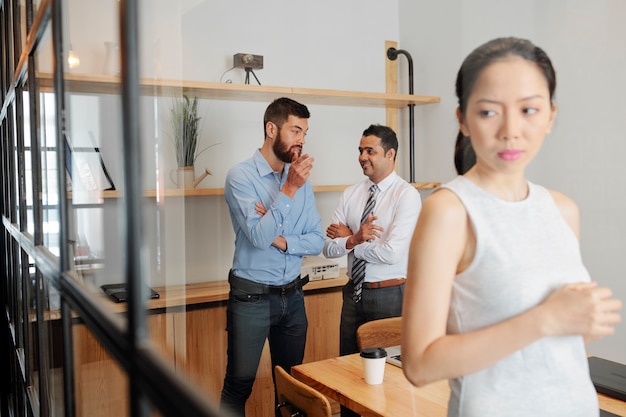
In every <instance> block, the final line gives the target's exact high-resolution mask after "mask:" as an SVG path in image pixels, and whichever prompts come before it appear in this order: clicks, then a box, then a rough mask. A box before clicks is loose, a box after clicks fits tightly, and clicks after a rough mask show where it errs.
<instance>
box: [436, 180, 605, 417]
mask: <svg viewBox="0 0 626 417" xmlns="http://www.w3.org/2000/svg"><path fill="white" fill-rule="evenodd" d="M443 187H444V188H447V189H449V190H451V191H452V192H454V193H455V194H456V195H457V196H458V198H459V199H460V200H461V202H462V203H463V205H464V206H465V210H466V211H467V213H468V215H469V219H470V221H471V224H472V227H473V230H474V233H475V235H476V253H475V255H474V260H473V261H472V263H471V264H470V266H469V267H468V268H467V269H466V270H465V271H463V272H462V273H460V274H458V275H457V276H456V277H455V279H454V282H453V285H452V295H451V302H450V311H449V315H448V328H447V331H448V333H449V334H458V333H467V332H471V331H473V330H477V329H481V328H484V327H487V326H490V325H493V324H495V323H499V322H501V321H504V320H507V319H509V318H511V317H514V316H516V315H518V314H520V313H522V312H524V311H526V310H528V309H530V308H532V307H534V306H536V305H538V304H539V303H540V302H541V301H542V300H544V299H545V298H546V297H547V296H548V295H549V294H550V293H551V292H553V291H554V290H556V289H557V288H559V287H560V286H562V285H563V284H565V283H574V282H581V281H589V280H590V278H589V273H588V272H587V270H586V269H585V267H584V265H583V263H582V259H581V256H580V247H579V243H578V239H577V238H576V236H575V234H574V232H573V231H572V230H571V228H570V227H569V225H568V224H567V223H566V221H565V219H564V218H563V216H562V215H561V213H560V211H559V209H558V208H557V206H556V204H555V202H554V199H553V198H552V196H551V195H550V193H549V192H548V190H546V189H545V188H543V187H541V186H538V185H535V184H532V183H528V187H529V194H528V197H527V198H526V199H525V200H523V201H519V202H508V201H503V200H500V199H499V198H497V197H495V196H494V195H492V194H490V193H488V192H486V191H485V190H483V189H481V188H480V187H478V186H477V185H476V184H474V183H473V182H471V181H470V180H468V179H467V178H465V177H462V176H459V177H457V178H455V179H454V180H452V181H451V182H449V183H447V184H445V185H444V186H443ZM450 388H451V396H450V401H449V404H448V406H449V408H448V416H449V417H491V416H493V417H504V416H506V417H564V416H567V417H574V416H580V417H594V416H598V415H599V411H598V410H599V409H598V400H597V396H596V392H595V389H594V387H593V384H592V382H591V379H590V377H589V369H588V362H587V357H586V353H585V347H584V342H583V338H582V337H581V336H559V337H546V338H543V339H541V340H538V341H537V342H535V343H532V344H531V345H528V346H526V347H525V348H523V349H521V350H519V351H517V352H515V353H513V354H511V355H509V356H508V357H506V358H504V359H502V360H500V361H498V362H497V363H495V364H494V365H492V366H491V367H489V368H487V369H483V370H481V371H479V372H476V373H473V374H468V375H465V376H463V377H461V378H457V379H454V380H450Z"/></svg>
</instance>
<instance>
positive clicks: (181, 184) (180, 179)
mask: <svg viewBox="0 0 626 417" xmlns="http://www.w3.org/2000/svg"><path fill="white" fill-rule="evenodd" d="M175 172H176V181H174V179H173V178H172V182H174V184H176V186H177V187H178V188H193V187H194V184H193V182H194V176H195V172H194V167H193V166H190V167H178V168H177V169H176V170H175ZM170 177H171V175H170Z"/></svg>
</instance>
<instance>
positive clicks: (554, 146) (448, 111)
mask: <svg viewBox="0 0 626 417" xmlns="http://www.w3.org/2000/svg"><path fill="white" fill-rule="evenodd" d="M624 16H626V3H624V2H622V1H617V0H597V1H593V2H589V1H584V0H571V1H567V2H563V1H560V0H544V1H526V2H517V1H512V0H507V1H497V2H496V1H489V0H472V1H469V0H451V1H446V2H433V1H426V0H417V1H416V0H400V41H399V45H400V47H401V48H404V49H407V50H409V51H410V52H411V53H412V55H413V59H414V61H415V63H416V67H415V78H416V87H415V90H416V92H417V93H419V94H432V95H440V96H441V103H440V104H439V105H438V106H428V107H425V108H420V109H419V113H417V115H416V119H417V121H418V122H417V123H418V124H419V125H420V127H419V130H418V132H419V133H417V134H416V136H417V139H416V140H417V142H418V144H419V145H418V146H417V147H416V152H417V155H416V165H417V167H418V170H417V175H416V177H417V178H419V179H426V180H433V181H434V180H438V181H445V180H447V179H450V178H452V177H453V175H454V166H453V163H452V153H453V146H454V140H455V138H456V133H457V124H456V122H455V119H454V111H455V108H456V98H455V95H454V81H455V78H456V71H457V70H458V68H459V66H460V65H461V62H462V60H463V59H464V57H465V56H466V55H467V54H468V53H469V52H471V50H472V49H474V48H475V47H477V46H478V45H480V44H481V43H483V42H485V41H487V40H489V39H491V38H494V37H500V36H519V37H525V38H528V39H530V40H532V41H533V42H534V43H536V44H537V45H539V46H541V47H542V48H543V49H544V50H545V51H546V52H547V53H548V55H549V56H550V57H551V59H552V61H553V64H554V66H555V68H556V71H557V92H556V102H557V105H558V106H559V113H558V116H557V120H556V123H555V126H554V128H553V130H552V133H551V134H550V135H549V137H548V138H547V140H546V144H545V145H544V148H543V150H542V151H541V153H540V154H539V156H538V157H537V159H536V161H535V162H534V163H533V165H532V166H531V169H530V170H529V172H528V175H529V178H530V179H531V180H532V181H534V182H537V183H540V184H543V185H545V186H547V187H550V188H554V189H557V190H559V191H562V192H564V193H566V194H567V195H569V196H570V197H572V198H573V199H574V200H575V201H576V202H577V203H578V205H579V207H580V211H581V246H582V254H583V259H584V260H585V263H586V265H587V267H588V269H589V271H590V273H591V275H592V277H593V279H595V280H597V281H598V282H599V283H600V285H603V286H608V287H611V288H612V289H613V291H614V294H615V295H616V296H617V297H619V298H621V299H622V300H623V301H626V280H625V279H624V276H623V275H622V274H623V273H624V272H623V269H622V265H621V263H620V262H621V261H622V260H623V258H622V257H623V256H624V254H625V253H626V218H625V216H624V213H626V179H625V177H624V175H623V173H622V162H623V158H624V154H625V151H626V141H625V140H624V125H623V122H622V121H623V118H624V114H626V104H625V102H624V100H623V95H624V92H625V91H626V79H625V78H624V68H625V67H626V48H624V44H623V40H624V39H626V27H625V26H624V25H623V17H624ZM405 78H406V76H405ZM588 349H589V353H590V354H593V355H598V356H602V357H605V358H608V359H612V360H615V361H618V362H622V363H626V323H622V324H621V325H619V326H618V330H617V334H616V335H614V336H612V337H608V338H605V339H603V340H601V341H595V342H592V343H590V344H589V345H588Z"/></svg>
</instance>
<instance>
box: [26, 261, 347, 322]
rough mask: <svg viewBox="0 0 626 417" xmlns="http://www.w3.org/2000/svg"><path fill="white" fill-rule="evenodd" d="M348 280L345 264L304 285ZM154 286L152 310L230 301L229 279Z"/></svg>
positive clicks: (56, 315)
mask: <svg viewBox="0 0 626 417" xmlns="http://www.w3.org/2000/svg"><path fill="white" fill-rule="evenodd" d="M347 281H348V277H347V276H346V270H345V268H342V269H341V272H340V275H339V277H338V278H329V279H322V280H318V281H309V283H307V284H306V285H305V286H304V292H305V294H306V293H307V292H309V291H317V290H325V289H332V288H338V287H339V288H340V287H343V286H344V285H345V284H346V282H347ZM153 289H154V290H155V291H156V292H157V293H159V298H156V299H153V300H148V302H147V304H146V308H147V309H148V310H159V309H164V308H172V307H183V306H192V305H201V304H208V303H216V302H221V301H227V300H228V292H229V291H230V285H229V284H228V281H226V280H221V281H209V282H199V283H193V284H183V285H168V286H165V287H153ZM93 296H94V298H98V299H100V301H101V302H102V303H103V304H104V305H105V306H106V308H108V309H110V310H111V311H113V312H115V313H122V312H124V311H126V303H116V302H114V301H112V300H111V299H109V298H108V297H107V296H106V295H105V294H104V292H102V291H98V292H94V293H93ZM60 318H61V312H60V311H59V310H50V311H49V312H46V314H45V319H46V320H59V319H60ZM30 320H31V321H35V315H34V313H33V314H31V317H30Z"/></svg>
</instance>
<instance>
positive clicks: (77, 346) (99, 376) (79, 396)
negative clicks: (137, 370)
mask: <svg viewBox="0 0 626 417" xmlns="http://www.w3.org/2000/svg"><path fill="white" fill-rule="evenodd" d="M73 337H74V372H75V373H74V375H75V383H76V391H75V395H76V417H110V416H115V417H126V416H128V401H129V397H128V376H127V375H126V373H125V372H124V370H123V369H122V368H121V367H120V366H119V365H118V364H117V362H116V361H114V360H113V359H112V358H111V356H109V354H108V353H107V351H106V350H105V349H104V347H103V346H102V345H101V344H100V342H98V340H97V339H96V337H95V336H94V335H93V334H92V333H91V332H90V331H89V329H88V328H87V327H86V326H85V325H83V324H75V325H74V327H73Z"/></svg>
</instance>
